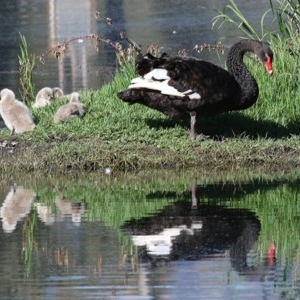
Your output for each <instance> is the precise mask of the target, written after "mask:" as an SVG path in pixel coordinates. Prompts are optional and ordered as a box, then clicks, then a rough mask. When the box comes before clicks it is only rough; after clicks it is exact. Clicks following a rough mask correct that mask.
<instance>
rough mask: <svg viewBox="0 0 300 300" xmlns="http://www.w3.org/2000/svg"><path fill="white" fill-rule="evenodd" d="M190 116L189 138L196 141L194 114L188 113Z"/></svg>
mask: <svg viewBox="0 0 300 300" xmlns="http://www.w3.org/2000/svg"><path fill="white" fill-rule="evenodd" d="M190 116H191V128H190V138H191V141H195V140H196V129H195V127H196V113H195V112H190Z"/></svg>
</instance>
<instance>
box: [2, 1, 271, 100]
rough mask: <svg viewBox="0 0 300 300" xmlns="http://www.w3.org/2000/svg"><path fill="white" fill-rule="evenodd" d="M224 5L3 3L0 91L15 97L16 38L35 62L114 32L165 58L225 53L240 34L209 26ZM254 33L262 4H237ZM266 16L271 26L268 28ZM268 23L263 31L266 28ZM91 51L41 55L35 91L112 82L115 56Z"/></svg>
mask: <svg viewBox="0 0 300 300" xmlns="http://www.w3.org/2000/svg"><path fill="white" fill-rule="evenodd" d="M225 2H226V1H222V0H202V1H199V0H189V1H179V0H170V1H159V0H151V1H140V0H127V1H126V0H124V1H121V0H116V1H111V0H107V1H100V0H98V1H97V0H89V1H88V0H81V1H76V5H75V4H74V3H73V2H72V1H70V0H61V1H56V0H49V1H47V2H45V1H36V0H4V1H1V7H0V18H1V22H0V33H1V34H0V43H1V47H0V89H2V88H5V87H7V88H10V89H12V90H14V91H15V93H16V94H17V93H18V91H19V64H18V55H19V53H20V51H19V47H20V44H21V41H20V36H19V34H20V33H21V34H22V35H24V36H25V37H26V39H27V41H28V43H29V47H30V52H31V53H34V54H35V55H36V56H37V57H38V56H40V55H42V54H47V51H48V50H49V49H51V48H52V47H54V46H55V45H56V44H57V43H62V42H63V41H68V40H70V39H72V38H77V37H85V36H86V35H89V34H92V33H95V34H97V35H99V36H100V37H102V38H105V39H106V38H108V39H111V40H112V41H120V35H119V34H120V32H121V31H124V32H126V33H127V35H128V36H129V37H130V38H132V39H133V40H135V41H136V42H137V43H138V44H140V45H142V46H143V47H144V49H145V48H146V46H147V45H149V44H151V43H155V44H157V45H159V46H161V47H163V49H164V51H166V52H169V53H177V52H178V51H179V50H182V49H192V48H193V47H194V46H195V45H197V44H198V45H199V44H203V43H216V42H218V41H220V40H221V38H222V37H225V36H226V39H224V43H225V44H228V45H230V44H231V43H232V42H234V41H236V40H237V39H238V36H239V35H240V32H239V31H237V30H236V28H234V27H228V26H225V27H223V28H222V29H221V30H219V31H217V30H214V31H212V30H211V19H212V17H213V16H215V15H216V11H217V10H220V9H222V6H223V5H224V3H225ZM236 2H237V3H238V4H239V5H240V7H241V9H242V10H243V11H244V12H245V15H246V16H247V17H248V19H249V21H251V22H252V24H253V26H254V27H255V28H259V26H260V18H261V16H262V14H263V13H264V12H265V11H266V10H267V9H268V8H269V4H268V1H264V0H260V1H241V0H238V1H236ZM96 11H98V12H100V13H101V15H102V16H103V17H109V18H111V19H112V21H113V25H112V26H108V25H107V24H106V23H105V22H103V21H99V19H96V18H95V12H96ZM271 19H272V18H271V15H270V22H271ZM270 22H269V23H270ZM269 25H270V26H271V24H269ZM99 50H100V51H99V52H97V51H96V50H95V47H94V45H93V42H92V41H91V40H85V39H79V40H76V41H74V42H73V43H71V45H70V47H69V48H68V51H67V53H66V55H65V56H64V58H63V59H60V60H57V59H55V58H54V57H53V56H51V55H46V56H45V58H46V62H45V63H44V64H42V63H40V62H39V61H38V62H37V66H36V69H35V73H34V82H35V85H36V90H39V89H40V88H42V87H44V86H51V87H53V86H60V87H61V88H63V90H64V91H65V92H66V93H69V92H71V91H74V90H78V89H82V88H89V89H98V88H99V87H101V85H103V83H105V82H108V81H110V80H111V78H112V76H113V74H114V72H115V63H116V62H115V54H114V51H113V50H112V48H111V47H110V46H107V45H105V44H102V45H100V48H99ZM201 57H202V58H204V59H210V60H212V61H215V62H217V63H220V62H219V58H218V56H217V55H216V53H209V52H207V51H206V52H203V53H202V54H201Z"/></svg>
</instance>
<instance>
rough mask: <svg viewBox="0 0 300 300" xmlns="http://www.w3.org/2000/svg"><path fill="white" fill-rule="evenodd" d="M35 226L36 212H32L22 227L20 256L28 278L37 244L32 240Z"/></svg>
mask: <svg viewBox="0 0 300 300" xmlns="http://www.w3.org/2000/svg"><path fill="white" fill-rule="evenodd" d="M36 224H37V216H36V211H35V210H32V211H31V213H30V214H29V215H28V216H27V217H26V219H25V222H24V225H23V231H22V233H23V240H22V254H23V261H24V264H25V269H26V272H25V274H26V275H27V276H28V275H29V273H30V269H31V266H32V257H33V255H34V254H35V253H36V252H37V243H36V241H35V239H34V231H35V228H36Z"/></svg>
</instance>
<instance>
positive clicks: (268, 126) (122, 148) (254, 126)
mask: <svg viewBox="0 0 300 300" xmlns="http://www.w3.org/2000/svg"><path fill="white" fill-rule="evenodd" d="M271 46H272V48H273V50H274V53H275V55H274V56H275V62H274V72H275V74H274V76H272V77H268V76H267V74H266V73H265V70H264V68H263V66H262V65H261V64H260V63H259V62H256V61H252V60H250V59H246V61H247V64H248V65H249V68H250V69H251V71H252V73H253V74H254V76H255V77H256V78H257V81H258V83H259V87H260V96H259V99H258V101H257V103H256V104H255V105H254V106H253V107H252V108H250V109H248V110H246V111H244V112H235V113H226V114H223V115H220V116H216V117H213V118H207V119H199V121H198V140H197V141H196V142H191V141H190V140H189V135H188V130H189V122H188V120H182V121H181V122H175V121H173V120H171V119H169V118H168V117H166V116H164V115H163V114H161V113H159V112H157V111H155V110H152V109H149V108H147V107H144V106H141V105H132V106H130V105H128V104H126V103H123V102H122V101H121V100H119V99H118V98H117V96H116V93H117V92H118V91H120V90H122V89H124V88H126V86H127V85H128V82H129V81H130V79H131V78H133V77H134V76H135V75H134V70H133V67H132V65H128V66H126V67H123V68H122V69H121V70H120V71H118V72H117V74H116V76H115V78H114V80H113V81H112V82H111V83H110V84H107V85H105V86H103V87H102V88H101V89H99V90H97V91H92V90H83V91H81V95H82V102H83V103H85V104H86V107H87V114H86V116H85V117H84V118H83V119H76V120H72V121H71V122H69V123H65V124H54V122H53V115H54V112H55V111H56V110H57V108H58V107H59V106H60V105H61V101H57V102H53V103H52V104H51V105H50V106H48V107H46V108H44V109H33V110H32V112H33V115H34V119H35V122H36V123H37V127H36V129H35V131H34V132H32V133H26V134H23V135H15V136H10V133H9V131H8V130H7V129H3V130H1V131H0V145H1V148H0V149H1V150H0V159H1V167H0V168H1V171H10V170H13V171H21V170H22V171H45V172H51V171H53V172H57V171H59V172H65V171H69V170H87V171H90V170H103V169H104V168H105V167H107V166H109V167H111V168H112V169H114V170H121V171H124V170H125V171H126V170H140V169H143V168H188V167H195V166H197V167H200V168H202V169H207V170H211V169H227V168H232V167H234V168H243V167H246V168H249V167H256V166H260V167H261V166H265V167H274V168H294V167H297V166H298V164H299V161H300V142H299V138H298V134H299V128H300V126H299V125H300V124H299V115H300V107H299V105H298V103H300V91H299V89H300V82H299V78H300V76H299V75H300V74H299V73H298V70H299V59H298V56H295V55H293V54H291V53H290V52H289V50H288V48H287V47H286V46H285V45H284V44H279V43H277V44H276V45H275V44H274V45H271Z"/></svg>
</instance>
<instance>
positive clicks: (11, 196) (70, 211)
mask: <svg viewBox="0 0 300 300" xmlns="http://www.w3.org/2000/svg"><path fill="white" fill-rule="evenodd" d="M35 199H36V193H35V191H33V190H31V189H26V188H24V187H22V186H13V187H12V188H11V189H10V191H9V192H8V194H7V196H6V198H5V200H4V202H3V204H2V206H1V209H0V218H1V220H2V228H3V231H4V232H7V233H11V232H13V231H14V230H15V229H16V226H17V223H18V222H19V221H20V220H22V219H23V218H25V217H26V216H27V215H28V214H29V213H30V211H31V208H32V206H33V202H34V200H35ZM55 204H56V207H57V212H56V213H53V211H52V208H51V207H49V206H47V205H45V204H43V203H39V202H37V203H35V204H34V207H35V208H36V211H37V214H38V217H39V219H40V220H41V221H42V222H43V223H45V224H46V225H52V224H54V223H55V221H60V220H63V219H64V218H65V217H68V216H71V218H72V222H73V223H74V224H75V225H79V224H80V222H81V219H82V216H83V214H84V213H85V211H86V206H85V204H84V203H82V202H74V201H71V200H68V199H65V198H63V197H59V196H57V197H56V200H55Z"/></svg>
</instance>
